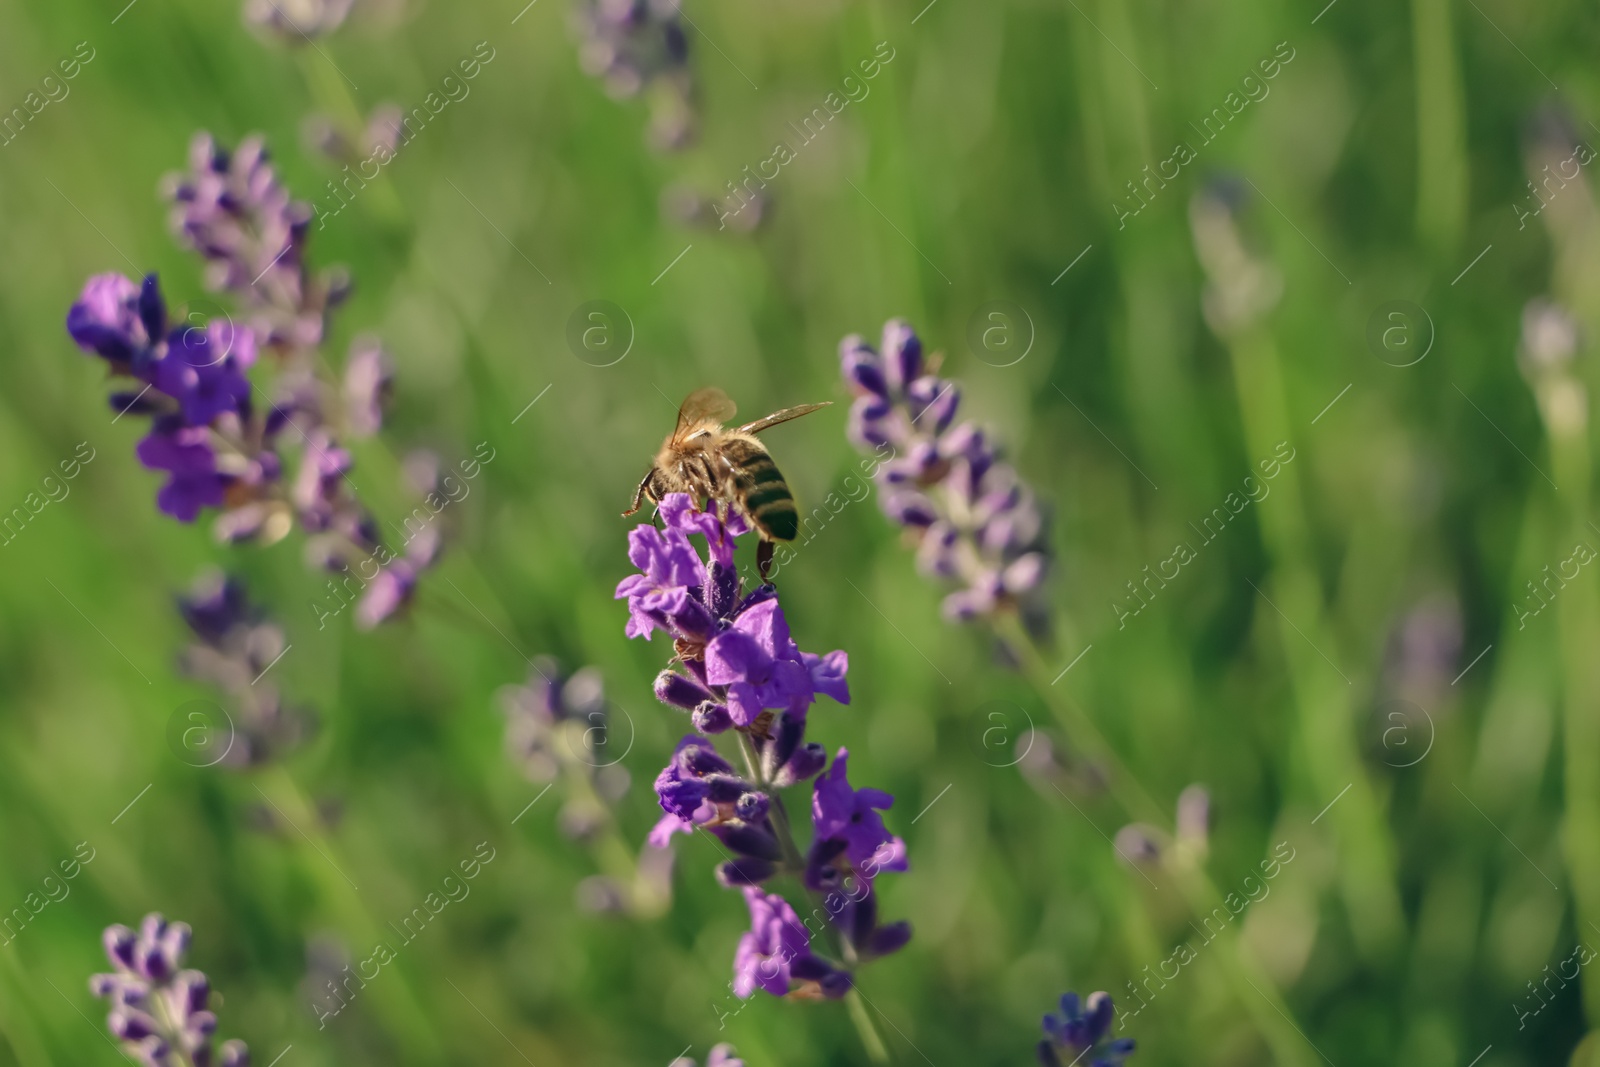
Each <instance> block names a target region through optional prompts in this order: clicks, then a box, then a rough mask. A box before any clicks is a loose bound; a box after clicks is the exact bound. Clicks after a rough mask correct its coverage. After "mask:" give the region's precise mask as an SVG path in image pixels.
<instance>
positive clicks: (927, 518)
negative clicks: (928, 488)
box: [883, 489, 939, 526]
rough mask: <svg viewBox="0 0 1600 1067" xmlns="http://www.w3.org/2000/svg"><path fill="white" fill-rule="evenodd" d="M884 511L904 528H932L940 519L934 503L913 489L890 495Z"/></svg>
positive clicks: (885, 502) (898, 491) (884, 505)
mask: <svg viewBox="0 0 1600 1067" xmlns="http://www.w3.org/2000/svg"><path fill="white" fill-rule="evenodd" d="M883 510H884V513H885V514H887V515H888V516H889V518H891V519H893V520H894V521H895V522H898V523H899V524H900V525H902V526H931V525H932V524H933V522H934V521H935V520H936V519H937V518H938V517H939V512H938V509H936V508H935V507H934V506H933V502H932V501H931V500H929V499H928V498H927V497H925V496H923V495H922V494H921V493H919V492H917V491H915V490H913V489H901V490H897V491H896V492H893V493H890V494H889V495H888V497H887V498H886V499H885V500H884V502H883Z"/></svg>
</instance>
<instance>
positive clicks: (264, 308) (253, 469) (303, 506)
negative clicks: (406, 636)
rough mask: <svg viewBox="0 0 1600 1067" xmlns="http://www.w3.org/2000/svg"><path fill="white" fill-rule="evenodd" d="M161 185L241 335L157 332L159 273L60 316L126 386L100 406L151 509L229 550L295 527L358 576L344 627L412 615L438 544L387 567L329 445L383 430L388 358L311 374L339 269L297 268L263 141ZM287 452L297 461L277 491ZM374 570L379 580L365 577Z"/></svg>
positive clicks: (163, 317)
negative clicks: (131, 448) (140, 468)
mask: <svg viewBox="0 0 1600 1067" xmlns="http://www.w3.org/2000/svg"><path fill="white" fill-rule="evenodd" d="M307 4H309V5H310V6H307ZM290 7H291V8H292V9H293V10H292V11H289V12H288V13H287V14H285V12H284V11H280V12H279V13H278V14H279V15H282V16H283V17H285V18H294V19H299V18H301V17H304V18H306V19H308V20H315V19H317V18H331V19H333V21H334V22H335V23H336V22H337V20H338V19H342V18H343V12H344V9H345V8H347V7H348V3H344V4H342V5H341V4H340V3H321V2H319V0H302V2H301V4H300V6H298V7H296V6H294V5H290ZM312 8H315V10H312ZM166 185H167V192H168V195H169V197H170V199H171V200H172V202H173V205H174V207H173V225H174V228H175V229H176V230H177V232H178V234H179V236H180V237H181V239H182V240H183V241H184V242H185V243H186V244H188V245H189V246H190V247H191V248H193V249H194V250H195V251H196V252H198V253H199V254H200V255H201V256H202V257H203V258H204V259H205V260H206V265H207V269H206V279H207V283H208V285H209V286H210V287H211V288H213V289H218V290H225V291H227V292H230V293H231V294H233V295H234V296H235V297H236V298H237V299H238V300H239V301H240V302H241V303H242V304H243V305H244V306H245V307H246V308H247V309H248V312H249V316H250V319H249V323H248V324H247V325H241V326H235V325H234V323H233V321H232V320H231V319H229V318H228V317H227V316H226V314H224V315H222V316H220V317H213V318H212V319H211V321H209V322H204V321H201V320H200V317H199V316H198V315H189V316H187V317H186V318H183V319H181V320H180V322H179V323H177V324H169V321H168V316H167V310H166V305H165V302H164V301H163V299H162V297H161V292H160V288H159V286H158V284H157V280H156V277H155V275H153V274H152V275H149V276H147V277H146V278H145V279H144V280H143V282H142V283H135V282H134V281H132V280H131V279H128V278H125V277H123V276H121V275H117V274H102V275H96V276H94V277H92V278H90V279H89V281H88V284H87V285H86V286H85V287H84V290H83V293H82V294H81V296H80V297H79V299H78V300H77V301H76V302H75V303H74V304H73V305H72V308H71V310H70V311H69V312H68V314H67V331H68V333H69V334H70V335H71V336H72V338H73V340H74V341H75V342H76V343H77V344H78V345H79V347H81V348H82V349H84V350H85V351H87V352H90V353H93V354H94V355H96V356H98V357H100V358H101V359H104V360H105V361H106V364H107V366H108V369H109V370H110V371H111V373H112V374H113V375H114V376H118V377H122V378H128V379H132V386H133V387H130V388H128V389H125V390H124V389H119V390H118V391H116V392H114V393H113V394H112V398H111V399H112V404H113V407H114V408H116V409H117V411H118V412H119V416H118V417H119V418H120V417H121V416H122V415H126V414H132V413H137V414H140V415H145V416H148V417H149V418H150V419H151V429H150V432H149V434H148V435H147V436H146V437H145V438H144V439H143V440H142V441H140V443H139V445H138V448H137V454H138V457H139V460H140V462H141V463H143V464H144V466H146V467H148V468H150V469H152V470H158V471H162V472H164V473H165V474H166V475H167V480H166V483H165V484H164V485H163V486H162V487H161V489H160V490H159V491H158V492H157V494H156V503H157V506H158V507H159V508H160V509H161V510H162V511H164V512H166V513H167V514H169V515H171V516H173V517H174V518H176V519H178V520H180V521H182V522H193V521H195V520H196V519H197V518H199V516H200V514H201V513H202V512H205V511H208V510H211V509H216V510H217V512H218V514H217V516H216V525H215V530H216V534H217V536H218V538H219V539H220V540H222V541H224V542H228V543H234V542H238V541H244V540H255V541H259V542H262V543H267V544H270V543H272V542H274V541H277V540H279V539H281V538H283V537H284V536H285V535H287V534H288V533H289V531H290V530H291V529H293V527H294V526H295V525H296V524H297V523H298V524H299V525H300V526H302V527H303V528H304V529H305V530H306V532H307V533H308V534H309V535H310V539H309V543H308V545H307V553H306V554H307V557H308V558H309V559H311V560H312V561H313V562H314V565H317V566H322V567H326V568H327V569H329V570H332V571H335V572H339V573H342V574H344V575H345V576H346V578H345V580H346V581H347V582H348V581H349V580H350V576H351V575H352V572H354V571H357V570H359V571H360V572H361V574H362V581H361V587H362V588H363V589H364V590H365V594H364V596H363V597H362V602H361V605H360V606H359V608H358V610H357V611H356V613H355V614H356V621H357V625H358V626H361V627H363V628H366V627H371V626H374V625H376V624H377V623H379V622H381V621H383V620H385V619H388V618H390V617H392V616H394V615H395V614H397V613H398V612H399V611H400V610H401V609H403V608H404V607H405V606H406V605H407V604H408V603H410V601H411V600H412V598H413V596H414V594H415V591H416V586H417V581H418V577H419V575H420V574H421V572H422V571H424V570H426V569H427V568H428V567H430V566H431V565H432V564H433V563H434V562H435V561H436V558H437V555H438V549H439V534H438V531H437V530H431V531H428V532H427V533H426V535H425V536H423V537H418V538H408V539H407V542H406V545H405V549H404V552H403V554H400V555H398V556H397V555H396V554H395V553H394V552H391V551H389V550H388V549H387V548H385V547H384V546H383V544H382V543H381V542H380V540H379V534H378V530H379V527H378V523H377V522H376V521H375V520H374V519H373V517H372V516H371V514H370V513H369V512H368V511H367V510H366V509H365V508H364V507H363V506H362V504H361V502H360V501H359V500H358V499H357V497H356V495H355V492H354V490H353V486H352V485H351V482H350V478H349V475H350V471H351V468H352V465H353V458H352V456H351V454H350V452H349V451H348V450H347V449H346V448H345V447H344V446H343V445H342V444H341V441H342V440H346V439H349V438H360V437H366V436H370V435H372V434H373V433H375V432H377V430H378V429H379V428H380V427H381V425H382V414H383V413H382V406H383V402H384V400H385V398H386V394H387V392H388V389H389V385H390V377H391V374H390V370H389V365H388V360H387V358H386V357H385V356H384V354H383V352H382V350H381V348H380V347H379V346H378V344H377V342H376V341H374V340H372V339H370V338H358V339H357V340H356V341H355V342H354V343H353V344H352V346H351V352H350V356H349V358H348V360H347V363H346V373H345V376H344V380H343V382H335V381H332V380H328V379H327V378H326V376H324V375H322V374H321V373H320V372H321V367H322V362H321V360H320V359H319V358H318V351H317V350H318V346H320V344H321V343H322V340H323V337H324V334H325V331H326V325H327V324H326V319H327V316H328V313H329V311H330V310H331V309H332V308H333V307H334V306H335V305H336V304H337V303H338V302H339V301H340V300H341V299H342V298H343V297H344V295H345V294H346V292H347V291H348V288H349V285H348V280H347V278H346V277H345V275H344V273H343V272H342V271H338V270H335V271H329V272H326V273H323V274H314V273H312V272H311V271H310V270H309V269H308V268H307V266H306V263H305V244H306V238H307V236H308V223H309V221H310V218H311V209H310V208H309V206H307V205H305V204H303V203H299V202H296V201H293V200H291V199H290V196H289V193H288V191H287V190H286V189H285V188H284V187H283V186H282V185H281V184H280V183H279V181H278V178H277V175H276V173H275V172H274V170H273V168H272V166H271V165H270V163H269V162H268V160H267V155H266V151H265V149H264V147H263V145H262V142H261V139H260V138H249V139H247V140H245V141H244V142H243V143H242V144H241V145H240V146H239V148H238V150H237V151H233V152H229V151H227V150H226V149H224V148H222V147H220V146H219V145H217V144H216V142H215V141H213V140H212V139H211V137H210V135H209V134H205V133H201V134H199V135H198V136H197V137H196V138H195V140H194V142H193V144H192V146H191V150H190V169H189V172H188V173H186V174H184V175H173V176H169V179H168V181H167V183H166ZM259 355H265V356H266V357H268V358H269V360H270V362H271V363H272V364H273V368H274V371H275V373H274V374H273V394H272V395H271V396H269V397H268V398H266V402H259V401H258V398H257V397H256V396H255V395H254V394H253V392H252V388H251V382H250V379H249V377H248V374H247V372H248V371H249V370H250V369H251V368H252V367H253V366H254V364H255V363H256V361H257V358H258V356H259ZM134 387H137V388H134ZM296 450H298V452H299V456H298V463H297V465H296V468H295V471H294V474H293V476H292V478H290V479H288V480H286V479H285V468H286V463H287V462H288V461H289V460H293V459H294V458H295V456H294V452H295V451H296ZM374 562H375V563H376V565H377V567H378V568H380V570H372V569H371V566H372V564H373V563H374ZM341 604H342V601H341Z"/></svg>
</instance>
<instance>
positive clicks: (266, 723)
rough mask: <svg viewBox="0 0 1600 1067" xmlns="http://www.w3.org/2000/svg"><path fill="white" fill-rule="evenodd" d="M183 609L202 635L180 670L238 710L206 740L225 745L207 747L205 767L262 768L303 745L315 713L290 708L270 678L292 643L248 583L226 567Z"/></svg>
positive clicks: (197, 588) (185, 599)
mask: <svg viewBox="0 0 1600 1067" xmlns="http://www.w3.org/2000/svg"><path fill="white" fill-rule="evenodd" d="M178 611H179V613H180V614H181V615H182V616H183V621H184V622H185V623H187V624H188V626H189V629H190V631H191V632H192V633H193V634H194V636H195V639H196V640H195V642H194V643H193V644H191V645H190V646H189V647H188V648H187V649H185V650H184V653H183V655H182V657H181V658H180V660H179V670H181V671H182V673H184V674H185V675H188V676H189V677H191V678H195V679H198V680H200V681H203V682H207V683H209V684H211V685H213V686H215V687H216V688H217V689H218V690H219V691H220V692H221V693H222V695H223V696H224V698H225V699H226V700H227V701H228V706H229V708H230V709H231V711H230V712H229V725H228V727H227V728H226V733H225V736H224V737H221V738H217V739H212V738H210V736H209V734H208V739H207V748H209V747H212V746H214V745H215V744H219V743H220V744H224V745H225V746H226V747H225V748H224V750H223V751H222V752H221V753H219V754H217V756H215V757H214V758H213V757H211V755H210V753H209V751H208V752H206V754H205V756H204V757H203V758H204V760H205V761H206V765H211V764H212V763H221V764H222V765H224V766H227V767H234V768H240V767H252V766H258V765H260V764H262V763H265V762H267V761H268V760H273V759H278V758H281V757H282V756H283V755H285V754H286V753H288V752H289V751H291V750H293V749H294V748H295V747H297V746H298V745H299V744H301V743H302V742H303V741H304V740H305V739H306V738H307V737H308V736H309V734H310V733H311V731H312V729H313V728H314V726H315V720H314V719H313V717H312V715H311V713H310V712H309V711H306V710H304V709H301V708H295V707H286V706H285V705H284V703H283V698H282V696H281V695H280V694H279V692H278V687H277V686H276V685H275V684H273V682H272V681H271V680H270V679H268V678H266V673H267V670H268V668H270V667H272V666H273V665H274V664H276V663H277V661H278V660H279V658H280V657H282V656H283V654H284V652H285V651H286V649H287V646H286V643H285V640H284V635H283V629H282V628H281V627H279V626H277V625H275V624H274V623H271V622H269V621H267V617H266V612H265V611H264V610H263V609H261V608H259V607H257V606H255V605H253V604H251V603H250V602H249V599H248V596H247V593H246V591H245V587H244V583H243V582H242V581H240V580H239V579H237V578H234V577H231V576H224V575H223V574H222V573H221V572H212V573H209V574H205V575H202V576H201V577H200V578H199V579H198V580H196V582H195V583H194V586H193V588H192V589H191V590H190V591H189V593H188V594H187V595H185V596H181V597H179V598H178ZM197 758H202V757H197Z"/></svg>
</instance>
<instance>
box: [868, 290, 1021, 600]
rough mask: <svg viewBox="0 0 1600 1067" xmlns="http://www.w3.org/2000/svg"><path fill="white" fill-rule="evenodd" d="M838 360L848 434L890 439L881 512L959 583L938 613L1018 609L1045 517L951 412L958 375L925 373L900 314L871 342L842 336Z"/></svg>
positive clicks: (874, 441)
mask: <svg viewBox="0 0 1600 1067" xmlns="http://www.w3.org/2000/svg"><path fill="white" fill-rule="evenodd" d="M839 361H840V364H841V366H842V368H843V371H844V377H845V381H846V383H847V384H848V385H849V386H850V388H851V390H852V391H853V392H854V393H855V394H856V401H855V403H854V404H853V405H852V406H851V408H850V438H851V440H853V441H854V442H855V443H856V444H857V445H858V446H859V447H860V448H861V449H862V450H863V451H866V452H871V451H873V450H875V449H877V448H879V447H880V446H883V445H889V446H891V447H892V448H893V449H894V458H893V459H891V460H889V461H888V462H886V463H883V464H882V465H880V466H879V467H878V469H877V473H876V475H875V478H876V479H877V482H878V485H879V487H880V488H881V490H882V492H881V493H880V494H879V497H878V500H879V503H880V505H881V506H882V508H883V511H884V513H885V514H886V515H888V516H889V517H890V518H891V519H893V520H894V521H895V522H897V523H899V524H900V525H901V526H902V527H904V528H905V530H906V531H907V533H908V535H909V538H910V540H911V541H912V542H913V543H914V544H915V545H916V549H917V568H918V569H919V570H921V571H922V573H924V574H926V575H928V576H930V577H935V578H942V579H948V580H953V581H956V582H959V583H960V584H961V586H962V588H961V589H960V590H958V591H957V592H954V593H951V594H950V595H948V596H947V597H945V599H944V605H943V610H944V614H945V617H946V618H949V619H952V620H958V621H966V620H969V619H975V618H980V617H986V616H992V615H994V614H996V613H998V612H1003V611H1010V610H1018V609H1023V610H1026V609H1027V608H1028V606H1029V604H1030V598H1031V595H1032V594H1033V593H1034V592H1035V591H1036V590H1038V589H1039V588H1040V586H1041V584H1042V583H1043V581H1044V578H1045V573H1046V571H1047V569H1048V564H1049V550H1048V546H1047V544H1046V539H1045V529H1044V521H1043V519H1042V517H1041V515H1040V512H1039V506H1038V504H1037V503H1036V502H1035V500H1034V496H1033V490H1031V489H1030V488H1029V487H1028V486H1027V484H1026V483H1025V482H1023V481H1022V479H1021V478H1019V477H1018V476H1017V472H1016V470H1015V469H1014V468H1013V467H1011V466H1010V465H1009V464H1007V463H1004V462H1002V461H1000V459H999V458H998V457H997V455H996V453H995V449H994V446H993V445H991V444H990V442H989V440H988V438H987V436H986V435H985V433H984V431H982V430H981V429H979V428H978V427H977V426H976V425H975V424H973V423H971V422H961V423H956V422H955V416H956V409H957V407H958V406H959V405H960V402H961V394H960V392H959V391H958V390H957V388H956V383H955V382H954V381H951V380H948V379H944V378H940V377H938V376H937V375H936V374H934V373H933V371H934V369H936V365H937V361H936V360H935V361H929V360H926V359H924V357H923V353H922V341H921V339H920V338H918V337H917V335H916V333H915V332H914V331H913V330H912V328H911V327H910V325H908V324H907V323H905V322H904V321H902V320H900V319H891V320H890V321H889V322H888V323H887V324H885V325H884V328H883V340H882V343H881V345H880V347H879V348H877V349H875V348H873V347H872V346H871V345H869V344H868V343H867V342H866V341H865V340H864V339H862V338H861V337H860V336H858V335H855V334H852V335H850V336H849V337H846V338H845V339H844V340H843V341H841V342H840V344H839ZM1030 615H1031V617H1032V618H1033V620H1034V622H1035V623H1036V624H1037V623H1038V622H1039V621H1040V619H1039V616H1038V614H1037V612H1031V613H1030Z"/></svg>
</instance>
